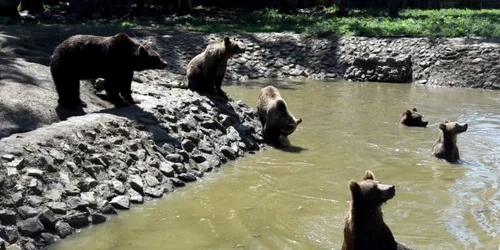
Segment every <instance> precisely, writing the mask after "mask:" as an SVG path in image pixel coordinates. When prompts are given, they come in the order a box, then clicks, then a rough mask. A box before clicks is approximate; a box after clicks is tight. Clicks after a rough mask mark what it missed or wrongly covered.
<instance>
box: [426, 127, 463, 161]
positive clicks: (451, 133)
mask: <svg viewBox="0 0 500 250" xmlns="http://www.w3.org/2000/svg"><path fill="white" fill-rule="evenodd" d="M467 128H468V124H467V123H465V124H460V123H458V122H449V121H445V122H443V123H441V124H439V137H438V139H437V140H436V143H434V146H433V147H432V154H433V155H434V156H436V157H437V158H439V159H445V160H446V161H448V162H451V163H455V162H457V161H458V159H460V154H459V152H458V147H457V135H458V134H460V133H462V132H465V131H467Z"/></svg>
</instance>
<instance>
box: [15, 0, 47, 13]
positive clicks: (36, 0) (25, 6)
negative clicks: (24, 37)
mask: <svg viewBox="0 0 500 250" xmlns="http://www.w3.org/2000/svg"><path fill="white" fill-rule="evenodd" d="M19 9H20V10H21V11H24V10H27V11H28V12H41V11H43V4H42V0H21V5H20V7H19Z"/></svg>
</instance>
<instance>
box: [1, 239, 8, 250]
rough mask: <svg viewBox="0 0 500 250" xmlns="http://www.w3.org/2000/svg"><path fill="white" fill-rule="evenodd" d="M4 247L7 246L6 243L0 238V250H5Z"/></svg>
mask: <svg viewBox="0 0 500 250" xmlns="http://www.w3.org/2000/svg"><path fill="white" fill-rule="evenodd" d="M5 246H7V242H6V241H5V240H3V239H2V238H0V250H5Z"/></svg>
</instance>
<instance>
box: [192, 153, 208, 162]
mask: <svg viewBox="0 0 500 250" xmlns="http://www.w3.org/2000/svg"><path fill="white" fill-rule="evenodd" d="M191 159H193V160H194V161H195V162H196V163H202V162H205V161H206V160H207V158H205V156H203V155H202V154H193V155H191Z"/></svg>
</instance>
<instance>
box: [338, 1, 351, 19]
mask: <svg viewBox="0 0 500 250" xmlns="http://www.w3.org/2000/svg"><path fill="white" fill-rule="evenodd" d="M348 4H349V0H340V1H339V10H337V15H339V16H347V14H348V13H349V10H348V9H347V7H348Z"/></svg>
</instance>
